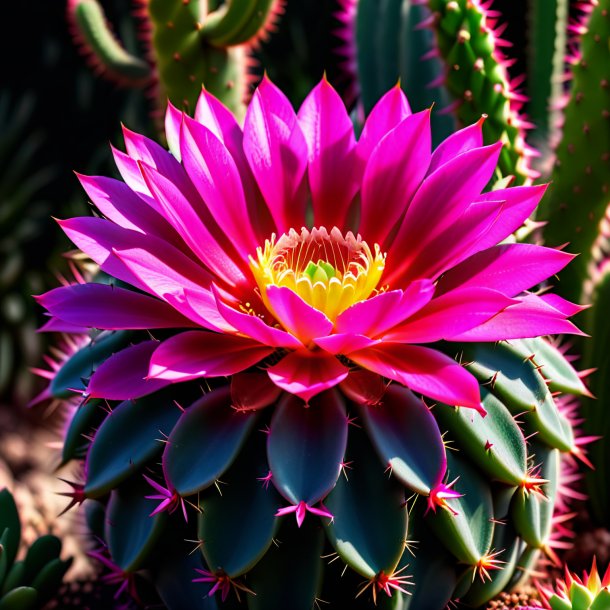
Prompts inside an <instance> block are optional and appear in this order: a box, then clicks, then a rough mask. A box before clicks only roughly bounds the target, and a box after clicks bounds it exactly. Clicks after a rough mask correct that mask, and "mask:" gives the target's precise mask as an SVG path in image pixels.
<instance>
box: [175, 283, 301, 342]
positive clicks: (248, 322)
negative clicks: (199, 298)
mask: <svg viewBox="0 0 610 610" xmlns="http://www.w3.org/2000/svg"><path fill="white" fill-rule="evenodd" d="M186 296H187V300H188V298H189V294H188V293H187V295H186ZM214 296H215V299H216V306H217V307H218V311H219V312H220V315H221V316H222V317H223V318H224V319H225V320H226V321H227V322H228V323H229V324H230V325H231V326H233V327H234V328H236V329H237V330H238V331H239V332H240V333H242V334H244V335H246V336H248V337H250V338H251V339H254V340H255V341H259V342H260V343H262V344H263V345H269V346H271V347H287V348H291V349H299V348H300V347H303V345H302V343H301V342H300V341H299V340H298V339H297V338H296V337H293V336H292V335H291V334H290V333H287V332H286V331H284V330H280V329H279V328H273V327H272V326H269V325H268V324H266V323H265V322H264V321H263V320H261V318H259V317H258V316H256V315H251V314H247V313H243V312H240V311H236V310H235V309H233V308H232V307H230V306H229V305H225V304H224V303H223V302H222V300H221V299H220V297H219V295H218V292H217V291H216V290H214Z"/></svg>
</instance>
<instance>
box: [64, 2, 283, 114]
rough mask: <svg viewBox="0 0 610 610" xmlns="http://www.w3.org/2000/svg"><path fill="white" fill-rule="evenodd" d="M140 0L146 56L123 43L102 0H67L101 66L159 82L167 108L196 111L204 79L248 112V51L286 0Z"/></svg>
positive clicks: (81, 37) (131, 82) (125, 78)
mask: <svg viewBox="0 0 610 610" xmlns="http://www.w3.org/2000/svg"><path fill="white" fill-rule="evenodd" d="M136 4H138V5H139V6H138V7H137V11H136V18H137V19H138V20H140V22H141V24H140V29H141V32H142V34H143V38H144V40H145V46H146V54H147V57H146V59H141V58H139V57H137V56H136V55H135V54H132V53H129V52H128V51H127V50H126V49H125V48H124V47H123V46H122V45H121V43H120V42H119V41H118V39H117V38H116V36H114V34H113V33H112V32H111V30H110V28H109V25H108V24H107V22H106V20H105V17H104V13H103V10H102V8H101V6H100V4H99V3H98V0H69V1H68V15H69V17H70V20H71V22H72V24H73V29H74V31H75V34H76V37H77V40H78V41H79V42H80V43H81V46H83V47H84V49H85V51H86V52H87V54H88V56H89V58H90V59H91V60H92V61H93V65H94V66H96V67H97V69H98V71H100V72H102V73H106V74H107V75H108V76H110V77H111V78H114V79H115V80H117V81H118V82H119V83H120V84H122V85H126V86H133V87H142V86H144V87H150V88H152V89H153V95H154V96H155V97H156V98H157V100H158V104H159V106H160V108H161V109H163V108H164V106H165V102H166V101H167V100H168V99H169V101H171V102H172V103H173V104H174V105H175V106H177V107H178V108H181V109H186V110H190V111H191V112H192V110H193V109H194V107H195V102H196V99H197V96H198V95H199V92H200V90H201V86H202V85H204V86H205V87H206V89H208V90H209V91H210V92H211V93H213V94H214V95H215V96H216V97H218V98H219V99H221V100H222V101H223V102H224V104H225V105H226V106H228V107H229V108H230V109H231V110H232V111H233V112H234V113H235V114H236V115H238V116H241V115H242V114H243V112H244V101H245V98H246V96H247V88H248V84H249V82H250V75H249V72H248V69H249V65H250V64H249V60H248V53H249V51H250V49H251V48H252V46H253V45H256V44H257V42H258V41H259V40H260V39H261V38H264V36H265V35H266V34H267V32H268V31H269V30H270V28H271V27H272V26H273V24H274V21H275V20H276V18H277V16H278V14H279V12H280V9H281V2H280V0H230V1H228V2H226V3H222V2H220V3H218V2H210V3H207V2H200V0H188V1H184V0H150V2H137V3H136ZM208 9H209V10H208Z"/></svg>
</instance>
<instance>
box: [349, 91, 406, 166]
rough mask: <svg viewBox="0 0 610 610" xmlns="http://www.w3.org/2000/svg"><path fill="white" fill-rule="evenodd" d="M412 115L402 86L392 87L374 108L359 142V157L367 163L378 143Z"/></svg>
mask: <svg viewBox="0 0 610 610" xmlns="http://www.w3.org/2000/svg"><path fill="white" fill-rule="evenodd" d="M410 114H411V108H410V107H409V102H408V101H407V97H406V95H405V94H404V92H403V90H402V89H401V88H400V86H398V85H396V86H395V87H392V89H390V90H389V91H388V92H387V93H386V94H385V95H384V96H383V97H382V98H381V99H380V100H379V101H378V102H377V103H376V104H375V106H374V107H373V109H372V110H371V112H370V113H369V116H368V117H367V119H366V122H365V123H364V127H363V129H362V134H361V135H360V139H359V140H358V156H359V157H360V158H361V159H362V160H363V161H364V162H366V160H367V159H368V158H369V157H370V155H371V152H372V151H373V149H374V148H375V146H377V143H378V142H379V141H380V140H381V138H383V136H385V135H386V133H388V132H389V131H391V130H392V129H393V128H394V127H396V125H398V124H399V123H401V122H402V121H403V120H404V119H406V118H407V117H408V116H409V115H410Z"/></svg>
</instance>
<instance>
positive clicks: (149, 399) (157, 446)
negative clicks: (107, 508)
mask: <svg viewBox="0 0 610 610" xmlns="http://www.w3.org/2000/svg"><path fill="white" fill-rule="evenodd" d="M180 415H181V411H180V409H179V408H178V407H177V406H176V405H175V404H174V401H173V395H172V393H171V391H170V390H167V391H165V392H163V391H162V392H159V393H157V394H153V395H151V396H145V397H144V398H139V399H138V400H126V401H124V402H122V403H121V404H119V405H118V406H117V407H115V408H114V409H113V410H112V413H111V414H110V415H109V416H108V417H107V418H106V419H105V420H104V421H103V423H102V425H101V426H100V427H99V430H98V431H97V433H96V435H95V437H94V439H93V443H92V444H91V448H90V450H89V453H88V455H87V482H86V484H85V494H86V495H87V497H89V498H97V497H100V496H102V495H104V494H106V493H108V492H109V491H110V490H111V489H112V488H114V487H115V486H117V485H119V484H120V483H121V482H123V481H124V480H125V479H127V478H128V477H129V476H131V475H133V474H134V473H135V472H137V470H138V469H139V468H140V467H141V466H143V465H144V464H145V463H146V462H147V461H148V460H150V459H152V458H153V457H155V456H156V455H159V454H160V453H161V451H162V450H163V443H164V441H165V437H164V435H169V433H170V432H171V430H172V428H173V427H174V424H175V423H176V422H177V421H178V418H179V417H180Z"/></svg>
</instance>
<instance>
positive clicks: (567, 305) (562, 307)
mask: <svg viewBox="0 0 610 610" xmlns="http://www.w3.org/2000/svg"><path fill="white" fill-rule="evenodd" d="M568 256H570V257H573V255H568ZM540 299H541V300H542V301H544V302H545V303H546V304H547V305H550V306H551V307H552V308H553V309H556V310H557V311H558V312H559V313H560V314H562V315H564V316H567V317H568V318H569V317H570V316H575V315H576V314H577V313H580V312H581V311H584V310H585V309H587V308H588V307H589V306H588V305H578V304H576V303H571V302H570V301H566V300H565V299H564V298H563V297H560V296H559V295H558V294H552V293H551V294H543V295H541V296H540Z"/></svg>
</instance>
